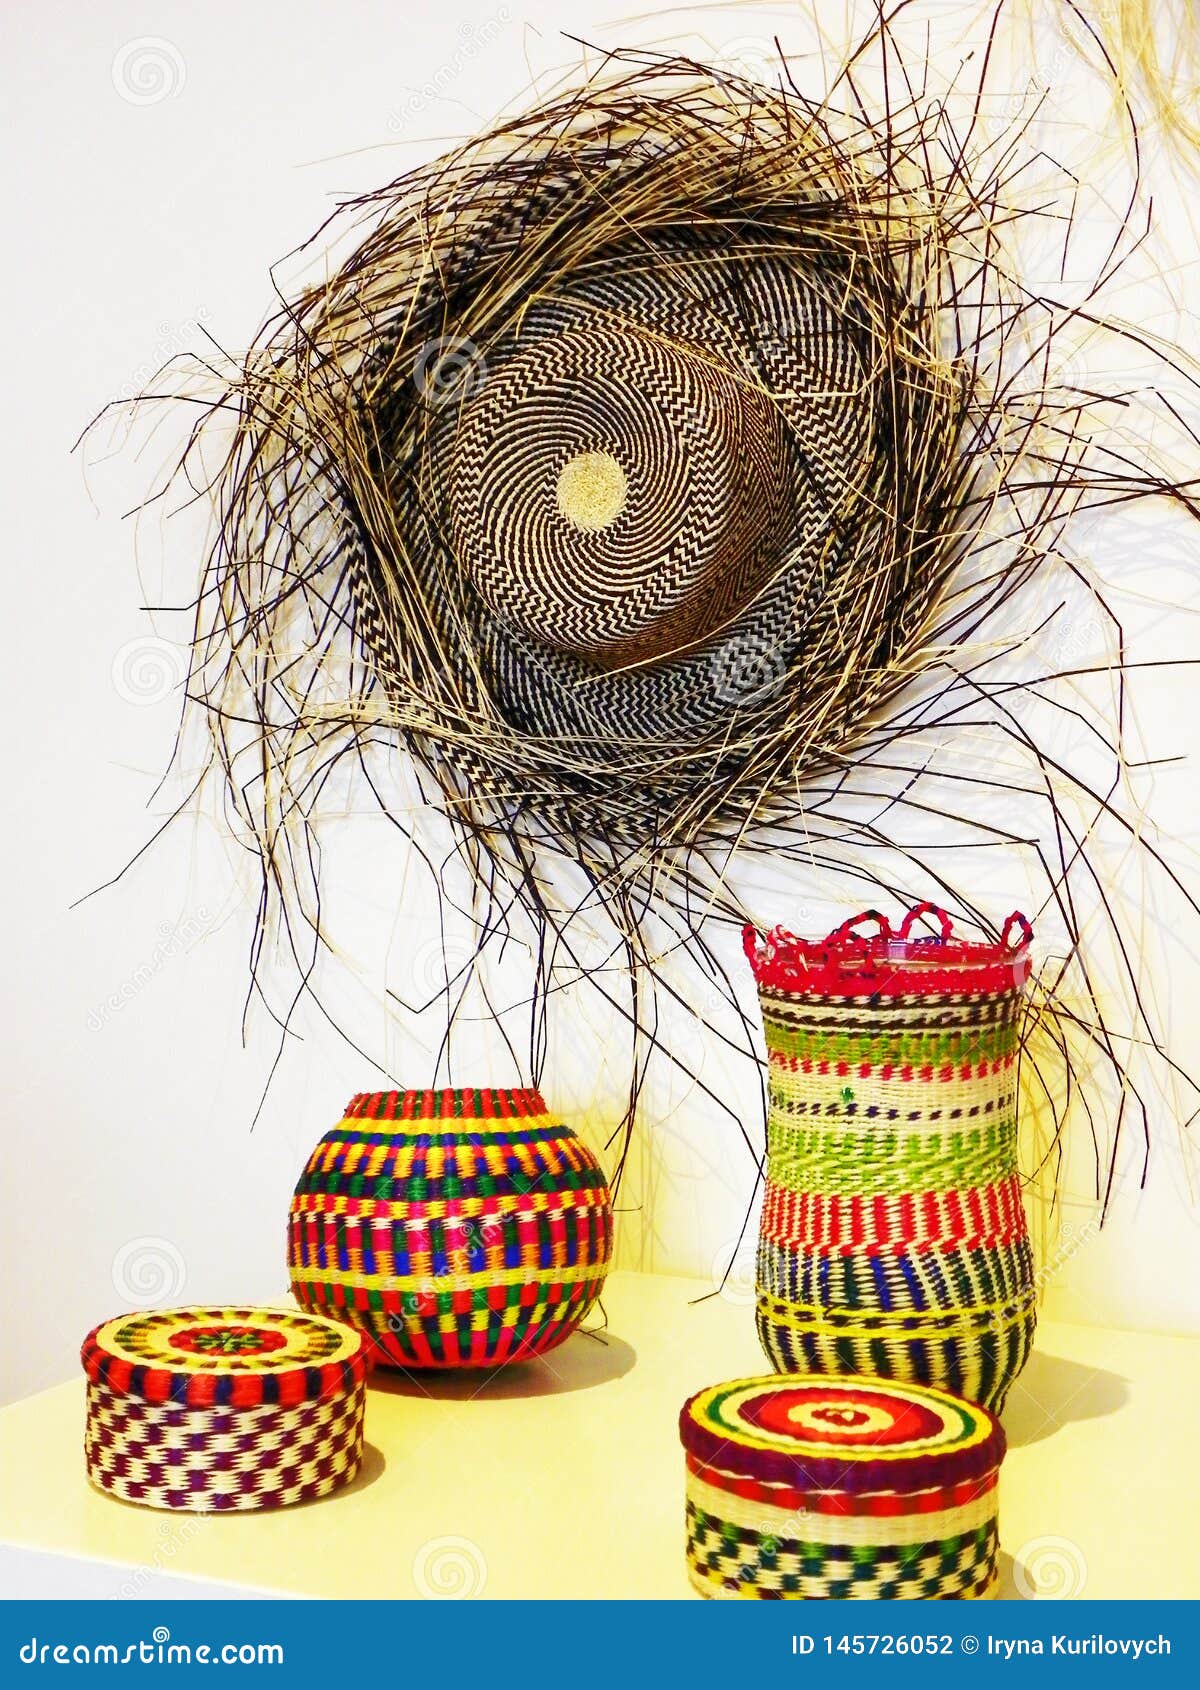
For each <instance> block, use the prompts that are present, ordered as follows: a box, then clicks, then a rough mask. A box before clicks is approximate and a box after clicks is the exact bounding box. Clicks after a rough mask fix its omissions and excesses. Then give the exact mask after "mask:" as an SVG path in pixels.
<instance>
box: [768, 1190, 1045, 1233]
mask: <svg viewBox="0 0 1200 1690" xmlns="http://www.w3.org/2000/svg"><path fill="white" fill-rule="evenodd" d="M889 1201H894V1204H895V1205H896V1206H897V1207H898V1210H899V1213H898V1214H897V1213H896V1208H895V1207H894V1208H893V1210H892V1214H891V1217H890V1218H889V1215H888V1210H887V1204H888V1202H889ZM968 1216H970V1221H969V1222H968V1219H967V1217H968ZM761 1230H762V1236H763V1237H764V1238H765V1239H767V1240H769V1242H771V1243H773V1244H779V1245H782V1246H783V1247H784V1248H785V1249H786V1248H789V1247H791V1248H798V1247H804V1248H809V1249H817V1250H856V1249H861V1248H863V1247H866V1248H867V1249H875V1250H886V1251H891V1252H894V1253H895V1252H900V1251H904V1250H922V1249H952V1248H956V1247H957V1246H959V1245H961V1244H964V1243H965V1244H968V1245H969V1246H970V1247H971V1248H980V1247H989V1248H993V1247H995V1246H996V1245H999V1244H1013V1243H1016V1242H1017V1241H1018V1240H1020V1239H1022V1238H1024V1237H1025V1236H1026V1230H1027V1229H1026V1221H1025V1208H1024V1205H1023V1204H1022V1202H1021V1189H1020V1179H1019V1176H1017V1175H1015V1174H1014V1175H1012V1176H1010V1177H1009V1178H1008V1179H1006V1180H1003V1181H1001V1182H1000V1184H998V1185H986V1186H976V1187H968V1188H967V1190H966V1191H965V1192H958V1191H921V1192H914V1193H904V1194H903V1195H902V1196H900V1197H898V1198H896V1199H894V1200H888V1199H885V1198H883V1197H881V1196H875V1197H858V1196H846V1195H844V1194H840V1195H839V1194H837V1193H834V1194H832V1195H826V1194H825V1193H822V1192H810V1191H792V1190H791V1189H789V1188H788V1187H787V1186H782V1185H776V1184H775V1183H774V1181H772V1180H768V1181H767V1186H766V1192H765V1195H764V1197H763V1211H762V1225H761Z"/></svg>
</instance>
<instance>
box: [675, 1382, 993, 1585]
mask: <svg viewBox="0 0 1200 1690" xmlns="http://www.w3.org/2000/svg"><path fill="white" fill-rule="evenodd" d="M679 1435H680V1438H681V1440H682V1442H683V1447H684V1450H685V1452H686V1460H687V1559H688V1576H689V1578H690V1580H691V1583H692V1584H693V1586H694V1587H695V1588H696V1589H697V1590H698V1591H699V1592H700V1593H701V1595H702V1596H717V1597H749V1598H758V1599H764V1598H766V1599H775V1600H778V1599H787V1598H792V1599H796V1600H802V1599H804V1598H817V1599H820V1598H830V1597H862V1598H891V1597H897V1598H910V1597H911V1598H918V1599H930V1598H933V1599H937V1600H946V1599H964V1598H970V1597H980V1596H987V1595H990V1594H991V1593H992V1591H993V1589H994V1586H995V1582H996V1576H997V1566H998V1554H999V1539H998V1533H997V1497H998V1483H999V1476H1000V1463H1001V1461H1002V1460H1003V1458H1004V1433H1003V1432H1002V1431H1001V1429H1000V1426H999V1423H998V1422H997V1420H996V1419H995V1417H994V1416H993V1415H992V1414H991V1413H989V1412H988V1410H987V1409H984V1408H980V1407H977V1406H976V1405H974V1404H972V1403H969V1402H965V1401H963V1400H962V1399H961V1398H958V1397H953V1396H950V1395H949V1394H947V1393H946V1392H944V1391H935V1390H931V1389H929V1388H928V1387H926V1386H923V1385H902V1384H897V1383H895V1382H894V1381H891V1380H886V1379H857V1380H852V1381H851V1380H830V1379H814V1378H811V1377H799V1378H795V1379H789V1380H786V1381H784V1380H781V1379H780V1378H779V1377H778V1376H777V1375H771V1376H769V1377H768V1378H765V1379H735V1380H732V1381H731V1382H730V1383H728V1384H724V1385H712V1386H710V1387H709V1388H708V1390H705V1391H700V1392H698V1393H697V1394H696V1395H695V1396H694V1397H691V1398H690V1399H689V1400H688V1402H686V1403H685V1404H684V1407H683V1412H682V1413H681V1415H680V1417H679Z"/></svg>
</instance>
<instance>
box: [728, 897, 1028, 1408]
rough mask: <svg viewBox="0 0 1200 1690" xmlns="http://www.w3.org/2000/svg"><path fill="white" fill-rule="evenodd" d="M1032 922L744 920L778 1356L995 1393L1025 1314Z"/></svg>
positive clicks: (763, 1305)
mask: <svg viewBox="0 0 1200 1690" xmlns="http://www.w3.org/2000/svg"><path fill="white" fill-rule="evenodd" d="M927 916H931V917H933V918H934V919H936V921H937V924H938V931H937V932H935V933H933V934H930V935H927V936H918V934H917V931H916V929H917V924H918V922H919V921H920V920H921V919H922V918H923V917H927ZM866 925H870V926H873V927H874V928H875V929H876V931H874V932H872V933H869V934H864V933H863V932H862V931H861V929H862V928H863V927H864V926H866ZM1031 937H1032V933H1031V930H1030V927H1029V923H1028V922H1027V921H1026V920H1025V918H1024V916H1022V915H1019V914H1014V915H1013V916H1011V917H1010V918H1009V920H1008V922H1007V923H1006V925H1005V928H1004V931H1003V934H1002V936H1001V939H1000V941H999V943H995V944H990V943H980V942H972V941H966V940H961V939H956V938H955V937H954V935H953V928H952V924H951V921H950V918H949V916H947V915H946V914H945V912H944V911H942V910H939V909H937V908H936V907H935V906H933V905H930V904H918V905H917V906H916V907H915V908H914V909H912V910H910V911H909V913H908V915H907V916H906V917H905V918H904V921H903V922H902V924H901V925H900V927H899V928H898V929H897V930H895V931H893V929H892V928H891V926H890V925H889V923H888V921H887V919H886V917H884V916H882V915H880V914H879V913H878V912H876V911H868V912H867V913H866V914H865V915H862V916H857V917H855V918H854V920H852V921H849V922H846V923H845V924H844V925H843V926H842V927H840V928H839V929H838V930H837V931H836V932H834V933H831V934H830V935H829V937H828V938H827V939H825V940H824V941H822V942H820V943H813V942H809V941H806V940H803V939H799V938H796V937H795V936H794V935H792V934H789V933H786V932H783V931H782V930H781V929H776V930H775V931H774V932H773V933H771V934H769V935H768V936H767V938H766V939H760V937H759V935H758V934H757V933H756V932H755V931H754V929H753V928H747V929H746V932H745V944H746V953H747V956H748V957H749V959H750V963H751V966H752V968H753V970H754V975H755V978H756V980H757V983H758V989H759V998H760V1002H761V1005H762V1013H763V1027H764V1032H765V1036H766V1044H767V1057H768V1062H767V1076H768V1077H767V1088H768V1122H767V1177H766V1189H765V1194H764V1201H763V1212H762V1219H761V1222H760V1229H759V1246H758V1260H757V1305H756V1318H757V1324H758V1332H759V1337H760V1339H761V1341H762V1344H763V1348H764V1350H765V1351H766V1353H767V1355H768V1357H769V1358H770V1360H771V1363H772V1365H773V1366H774V1367H776V1368H777V1369H778V1370H779V1371H780V1372H785V1373H825V1374H840V1375H854V1374H875V1375H882V1376H884V1377H887V1378H893V1379H902V1380H911V1381H914V1382H921V1383H924V1384H928V1385H934V1386H937V1387H938V1388H940V1389H944V1390H947V1391H950V1392H953V1393H955V1394H960V1395H962V1396H966V1397H969V1398H970V1399H971V1400H972V1401H973V1402H978V1403H982V1404H984V1405H985V1406H987V1407H989V1408H992V1409H995V1410H996V1411H997V1412H999V1410H1000V1409H1001V1408H1002V1406H1003V1404H1004V1400H1005V1397H1006V1395H1007V1393H1008V1390H1009V1388H1010V1386H1011V1385H1012V1382H1013V1380H1014V1379H1015V1378H1016V1376H1017V1374H1018V1373H1019V1372H1020V1370H1021V1368H1022V1367H1023V1366H1024V1364H1025V1362H1026V1360H1027V1358H1028V1355H1029V1352H1030V1349H1031V1347H1032V1343H1033V1335H1034V1328H1035V1325H1036V1318H1037V1317H1036V1301H1037V1287H1036V1280H1035V1276H1034V1269H1033V1258H1032V1253H1031V1250H1030V1244H1029V1237H1028V1228H1027V1225H1026V1218H1025V1209H1024V1203H1023V1200H1022V1193H1021V1178H1020V1172H1019V1167H1018V1154H1017V1073H1018V1059H1019V1052H1020V1032H1021V1015H1022V1012H1023V1004H1024V987H1025V984H1026V981H1027V980H1028V976H1029V968H1030V962H1029V942H1030V939H1031Z"/></svg>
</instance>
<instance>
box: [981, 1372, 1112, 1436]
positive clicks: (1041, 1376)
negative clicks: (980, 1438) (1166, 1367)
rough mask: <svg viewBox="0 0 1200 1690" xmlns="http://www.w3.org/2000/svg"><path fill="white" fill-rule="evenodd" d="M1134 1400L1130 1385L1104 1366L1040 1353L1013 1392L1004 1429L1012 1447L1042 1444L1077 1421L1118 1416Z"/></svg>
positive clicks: (1006, 1411) (1005, 1415)
mask: <svg viewBox="0 0 1200 1690" xmlns="http://www.w3.org/2000/svg"><path fill="white" fill-rule="evenodd" d="M1128 1396H1129V1382H1128V1380H1126V1379H1122V1378H1121V1376H1120V1375H1119V1374H1117V1373H1109V1372H1108V1371H1107V1369H1105V1368H1103V1367H1088V1366H1086V1365H1085V1364H1084V1363H1083V1362H1079V1361H1068V1360H1067V1359H1066V1358H1065V1357H1064V1356H1052V1355H1047V1354H1046V1353H1045V1352H1044V1351H1042V1350H1035V1351H1034V1352H1033V1354H1032V1356H1031V1357H1030V1358H1029V1364H1028V1366H1027V1367H1026V1368H1025V1371H1024V1372H1023V1373H1022V1374H1021V1377H1020V1378H1019V1379H1018V1380H1017V1382H1016V1384H1015V1385H1014V1386H1013V1388H1012V1391H1011V1392H1010V1393H1009V1398H1008V1403H1007V1405H1006V1407H1005V1410H1004V1415H1003V1420H1004V1430H1005V1432H1006V1433H1007V1435H1008V1441H1009V1444H1010V1446H1012V1447H1014V1448H1019V1447H1021V1446H1022V1445H1025V1444H1036V1443H1040V1442H1041V1441H1042V1439H1043V1438H1049V1437H1051V1436H1052V1435H1053V1434H1054V1433H1055V1432H1057V1431H1058V1430H1059V1429H1060V1427H1062V1426H1068V1425H1070V1424H1071V1422H1072V1421H1074V1420H1099V1419H1101V1418H1103V1416H1104V1415H1106V1414H1115V1413H1116V1412H1117V1410H1118V1409H1119V1408H1121V1407H1122V1405H1123V1404H1124V1403H1125V1402H1126V1400H1127V1399H1128Z"/></svg>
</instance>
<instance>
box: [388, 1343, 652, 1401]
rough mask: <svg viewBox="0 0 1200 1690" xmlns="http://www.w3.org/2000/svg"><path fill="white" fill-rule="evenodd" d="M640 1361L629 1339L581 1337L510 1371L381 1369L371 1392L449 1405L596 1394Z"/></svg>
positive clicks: (514, 1363) (512, 1364) (506, 1369)
mask: <svg viewBox="0 0 1200 1690" xmlns="http://www.w3.org/2000/svg"><path fill="white" fill-rule="evenodd" d="M636 1361H637V1351H636V1350H635V1349H634V1347H633V1345H632V1344H627V1343H626V1342H625V1340H624V1338H614V1337H612V1336H610V1335H609V1334H608V1333H596V1334H594V1335H593V1334H592V1333H587V1332H576V1333H575V1334H573V1336H572V1337H570V1338H568V1339H567V1341H566V1343H565V1344H563V1345H562V1346H561V1348H559V1349H556V1350H551V1351H550V1353H549V1355H544V1356H535V1357H534V1358H533V1360H532V1361H518V1362H512V1363H511V1364H510V1365H508V1366H507V1367H497V1368H492V1369H489V1368H486V1367H480V1368H474V1367H470V1368H457V1369H447V1370H446V1371H444V1372H442V1371H440V1370H430V1371H429V1372H421V1373H417V1372H411V1373H410V1372H407V1371H402V1370H401V1369H399V1368H393V1367H376V1368H375V1369H374V1371H373V1372H372V1374H371V1377H370V1384H369V1388H370V1389H371V1390H373V1391H387V1392H389V1393H391V1394H392V1395H393V1396H401V1397H441V1398H444V1399H445V1400H446V1401H448V1402H470V1401H472V1400H473V1399H474V1398H476V1397H478V1398H479V1399H480V1400H487V1399H491V1400H495V1399H496V1398H505V1397H552V1396H558V1395H560V1394H562V1393H564V1392H567V1391H590V1390H591V1389H592V1387H593V1386H595V1385H606V1384H607V1383H608V1382H609V1380H610V1379H620V1378H621V1377H622V1375H624V1374H626V1373H628V1372H629V1370H630V1368H631V1367H632V1366H633V1365H634V1363H635V1362H636Z"/></svg>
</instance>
